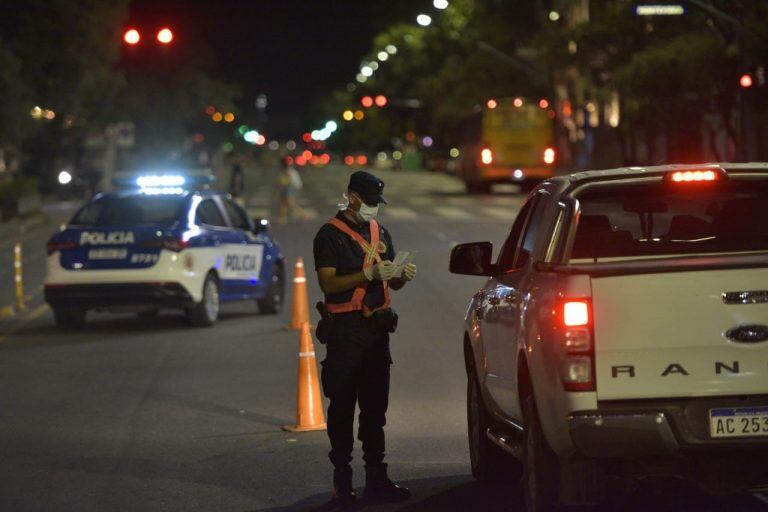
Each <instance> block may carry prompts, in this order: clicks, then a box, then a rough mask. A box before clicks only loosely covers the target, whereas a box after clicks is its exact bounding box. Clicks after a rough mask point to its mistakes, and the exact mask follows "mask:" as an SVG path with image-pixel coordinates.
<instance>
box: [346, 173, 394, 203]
mask: <svg viewBox="0 0 768 512" xmlns="http://www.w3.org/2000/svg"><path fill="white" fill-rule="evenodd" d="M347 188H348V189H349V190H351V191H353V192H357V194H358V195H359V196H360V198H361V199H362V200H363V202H364V203H365V204H367V205H377V204H379V203H384V204H386V203H387V202H386V201H385V200H384V195H383V194H384V182H383V181H381V180H380V179H379V178H377V177H376V176H374V175H373V174H371V173H369V172H365V171H356V172H353V173H352V176H350V177H349V185H348V187H347Z"/></svg>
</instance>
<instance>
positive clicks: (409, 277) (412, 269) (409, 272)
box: [403, 263, 416, 283]
mask: <svg viewBox="0 0 768 512" xmlns="http://www.w3.org/2000/svg"><path fill="white" fill-rule="evenodd" d="M415 277H416V265H415V264H413V263H409V264H407V265H406V266H405V268H403V281H405V282H406V283H407V282H408V281H413V278H415Z"/></svg>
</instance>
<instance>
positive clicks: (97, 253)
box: [88, 249, 128, 260]
mask: <svg viewBox="0 0 768 512" xmlns="http://www.w3.org/2000/svg"><path fill="white" fill-rule="evenodd" d="M127 257H128V249H91V250H90V251H88V259H89V260H123V259H125V258H127Z"/></svg>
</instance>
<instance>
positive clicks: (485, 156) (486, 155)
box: [480, 148, 493, 165]
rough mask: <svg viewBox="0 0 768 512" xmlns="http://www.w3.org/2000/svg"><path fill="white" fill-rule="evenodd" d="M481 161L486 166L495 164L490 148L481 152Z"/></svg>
mask: <svg viewBox="0 0 768 512" xmlns="http://www.w3.org/2000/svg"><path fill="white" fill-rule="evenodd" d="M480 161H481V162H483V163H484V164H485V165H491V164H492V163H493V151H491V149H490V148H484V149H483V150H482V151H480Z"/></svg>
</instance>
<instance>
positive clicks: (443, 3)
mask: <svg viewBox="0 0 768 512" xmlns="http://www.w3.org/2000/svg"><path fill="white" fill-rule="evenodd" d="M432 5H434V6H435V9H447V8H448V0H434V1H433V2H432Z"/></svg>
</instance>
